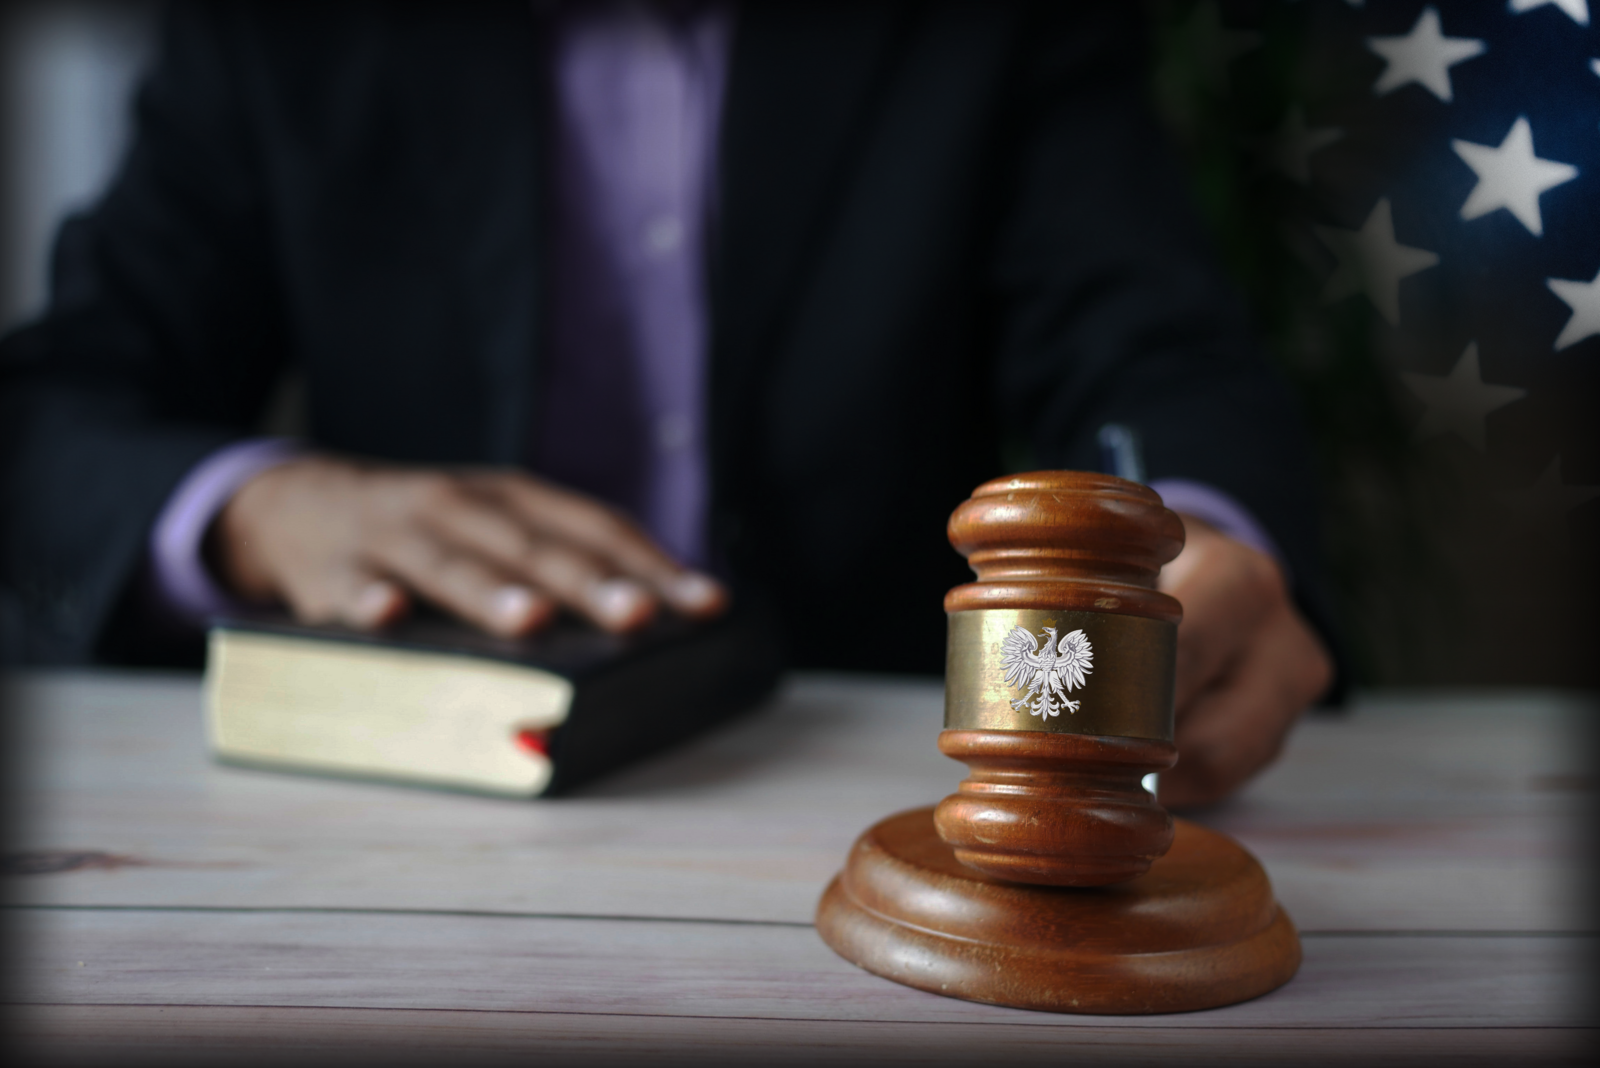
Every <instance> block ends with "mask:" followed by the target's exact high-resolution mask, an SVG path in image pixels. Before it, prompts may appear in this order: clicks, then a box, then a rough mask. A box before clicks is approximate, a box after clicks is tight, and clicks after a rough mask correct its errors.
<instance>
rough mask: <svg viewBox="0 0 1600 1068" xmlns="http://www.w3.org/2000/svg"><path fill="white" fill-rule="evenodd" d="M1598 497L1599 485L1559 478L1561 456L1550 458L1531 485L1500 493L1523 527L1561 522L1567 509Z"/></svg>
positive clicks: (1565, 515)
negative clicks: (1579, 484)
mask: <svg viewBox="0 0 1600 1068" xmlns="http://www.w3.org/2000/svg"><path fill="white" fill-rule="evenodd" d="M1596 497H1600V487H1595V486H1569V485H1567V484H1566V483H1564V482H1562V481H1561V457H1560V456H1557V457H1556V458H1555V459H1553V460H1551V461H1550V466H1548V467H1546V468H1545V469H1544V471H1543V472H1542V473H1541V474H1540V475H1539V477H1538V478H1537V479H1536V480H1535V481H1534V483H1533V485H1531V486H1529V487H1527V488H1526V489H1521V490H1514V491H1512V492H1510V493H1506V494H1503V495H1502V498H1501V499H1502V500H1504V501H1505V503H1506V505H1508V506H1509V507H1510V508H1511V511H1512V514H1513V516H1515V517H1516V518H1517V519H1518V520H1520V522H1518V523H1517V526H1519V527H1523V528H1534V527H1544V528H1546V529H1548V528H1550V527H1557V526H1563V525H1564V524H1565V521H1566V518H1567V513H1568V512H1571V511H1572V510H1573V509H1574V508H1576V507H1578V505H1580V504H1587V503H1588V502H1589V501H1592V500H1594V499H1595V498H1596Z"/></svg>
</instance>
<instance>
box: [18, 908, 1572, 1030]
mask: <svg viewBox="0 0 1600 1068" xmlns="http://www.w3.org/2000/svg"><path fill="white" fill-rule="evenodd" d="M12 918H13V920H14V921H16V923H15V935H16V951H15V952H13V953H12V954H10V959H9V960H8V963H7V965H6V966H5V978H6V989H8V990H13V991H18V992H20V993H19V994H18V995H17V996H18V997H19V998H20V999H22V1000H24V1001H27V1002H39V1003H51V1004H74V1003H78V1004H146V1005H160V1004H187V1005H258V1006H260V1005H276V1006H283V1007H303V1008H370V1009H377V1008H384V1009H472V1010H480V1011H501V1012H513V1011H515V1012H529V1011H538V1012H558V1013H584V1012H594V1013H608V1014H617V1015H639V1014H644V1015H652V1016H678V1017H706V1018H712V1017H716V1018H722V1017H728V1018H750V1019H790V1020H805V1019H820V1020H861V1021H868V1020H878V1021H898V1022H902V1023H919V1022H967V1023H992V1024H1000V1025H1005V1026H1010V1027H1024V1028H1026V1027H1061V1026H1076V1025H1077V1024H1079V1023H1083V1022H1086V1021H1087V1022H1093V1023H1095V1024H1096V1025H1097V1026H1101V1027H1134V1028H1158V1029H1159V1028H1164V1027H1173V1026H1178V1027H1186V1028H1207V1027H1223V1028H1295V1027H1311V1028H1330V1027H1386V1028H1394V1027H1430V1028H1441V1027H1562V1026H1575V1025H1578V1024H1581V1023H1583V1022H1584V1021H1585V1016H1584V1014H1585V1013H1586V1012H1588V1011H1589V1002H1588V1000H1587V998H1586V997H1585V994H1586V993H1592V990H1589V989H1588V987H1589V984H1588V979H1587V977H1586V974H1585V968H1586V966H1587V964H1588V960H1587V954H1589V953H1591V952H1592V951H1593V949H1594V942H1593V939H1584V938H1572V937H1561V936H1516V937H1484V936H1450V935H1432V936H1373V935H1339V936H1322V937H1315V936H1313V937H1308V938H1306V940H1305V950H1306V957H1305V964H1304V966H1303V967H1302V969H1301V972H1300V974H1299V975H1298V976H1297V977H1296V978H1295V980H1294V981H1293V982H1291V983H1290V984H1289V985H1288V986H1286V987H1283V988H1281V989H1280V990H1278V991H1275V992H1273V993H1272V994H1269V995H1267V996H1266V997H1263V998H1258V999H1256V1000H1255V1001H1251V1002H1246V1003H1244V1004H1241V1005H1235V1006H1231V1007H1228V1008H1223V1009H1218V1010H1214V1011H1210V1012H1206V1013H1197V1014H1185V1015H1174V1016H1158V1017H1099V1018H1093V1019H1092V1020H1091V1018H1089V1017H1072V1016H1062V1015H1055V1014H1051V1013H1034V1012H1025V1011H1022V1010H1017V1009H1006V1008H999V1007H995V1006H989V1005H978V1004H974V1003H971V1002H965V1001H957V1000H954V999H950V998H943V997H938V996H936V995H933V994H927V993H923V992H920V991H916V990H912V989H910V988H908V987H903V986H900V985H898V984H896V983H891V982H889V981H887V980H884V979H880V978H878V977H876V976H873V975H870V974H868V973H866V972H863V971H860V970H859V969H856V968H855V967H853V966H851V965H849V964H847V963H846V962H845V961H843V960H841V959H840V958H839V957H837V956H835V955H834V953H833V952H832V951H831V950H829V949H828V948H827V947H826V946H825V945H824V944H823V943H822V941H821V939H819V938H818V937H817V935H816V933H815V932H814V931H813V930H812V929H810V928H808V927H799V926H778V925H768V924H730V923H698V922H685V921H676V922H662V921H648V920H635V921H617V920H603V919H559V920H558V919H537V918H508V917H481V916H446V915H437V914H436V915H415V914H411V915H397V914H388V915H373V914H332V915H330V914H326V913H320V914H319V913H284V912H244V913H240V912H210V913H197V912H190V911H172V912H154V911H144V910H132V911H107V910H100V909H89V910H53V909H41V910H23V911H20V912H17V913H13V917H12Z"/></svg>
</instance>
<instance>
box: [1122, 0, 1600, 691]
mask: <svg viewBox="0 0 1600 1068" xmlns="http://www.w3.org/2000/svg"><path fill="white" fill-rule="evenodd" d="M1148 2H1149V3H1151V5H1152V6H1153V9H1154V11H1155V14H1156V28H1157V33H1158V44H1159V46H1160V47H1159V49H1158V53H1157V60H1158V61H1157V66H1156V83H1155V91H1156V92H1155V96H1156V101H1157V104H1158V106H1159V107H1160V108H1161V110H1162V112H1163V114H1164V115H1165V117H1166V118H1167V120H1168V122H1169V125H1171V126H1172V128H1173V129H1174V130H1175V132H1176V133H1177V134H1178V136H1179V138H1180V141H1182V142H1183V144H1184V146H1185V147H1186V148H1187V150H1188V155H1189V159H1190V162H1191V164H1193V165H1194V166H1195V168H1196V173H1197V181H1196V188H1197V191H1198V192H1199V194H1200V199H1201V201H1202V205H1203V206H1204V207H1205V208H1206V209H1207V211H1208V214H1209V215H1210V216H1211V219H1212V222H1213V223H1214V224H1215V226H1214V229H1215V232H1216V234H1217V236H1218V240H1219V242H1220V244H1221V245H1222V246H1223V249H1224V252H1225V254H1226V255H1227V257H1228V259H1229V261H1230V263H1231V264H1232V266H1233V267H1234V269H1235V273H1236V275H1237V276H1238V277H1239V278H1240V279H1241V281H1243V283H1244V284H1245V286H1246V288H1247V289H1248V290H1249V291H1250V293H1251V296H1252V298H1253V301H1254V303H1255V305H1256V309H1257V312H1258V316H1259V320H1260V322H1261V325H1262V329H1263V333H1264V334H1265V335H1266V337H1267V340H1268V342H1269V346H1270V347H1271V348H1272V349H1274V350H1275V351H1276V353H1277V355H1278V357H1279V358H1280V361H1281V363H1282V365H1283V367H1284V368H1285V370H1286V371H1287V373H1288V374H1289V376H1290V377H1291V378H1292V379H1293V380H1294V381H1295V382H1296V384H1297V385H1298V386H1299V387H1300V395H1301V398H1302V402H1303V404H1304V406H1305V408H1306V410H1307V411H1308V413H1309V415H1310V418H1311V421H1312V424H1313V429H1314V431H1315V433H1316V435H1317V438H1318V442H1319V447H1320V450H1321V457H1322V478H1323V482H1324V500H1325V504H1326V506H1327V507H1326V512H1327V516H1328V519H1327V529H1328V538H1329V541H1330V543H1331V550H1332V557H1333V560H1332V563H1333V567H1334V575H1335V583H1336V586H1337V587H1338V589H1339V593H1340V598H1341V601H1342V602H1343V605H1344V608H1345V613H1346V615H1347V617H1348V622H1349V624H1350V630H1351V632H1352V633H1351V634H1350V637H1351V638H1352V639H1353V642H1352V644H1353V645H1354V646H1355V650H1354V651H1355V652H1356V654H1357V660H1358V662H1360V668H1359V671H1360V673H1361V674H1363V675H1365V676H1366V677H1367V678H1368V679H1369V680H1373V681H1390V682H1395V681H1472V680H1483V681H1489V680H1491V679H1493V680H1495V681H1523V682H1530V681H1545V682H1548V681H1558V680H1560V681H1571V682H1584V681H1586V680H1587V681H1591V682H1592V680H1593V676H1594V670H1595V669H1594V658H1593V655H1592V643H1593V641H1594V640H1595V627H1594V621H1593V611H1592V608H1590V607H1586V605H1588V604H1589V602H1588V601H1587V599H1586V598H1585V597H1584V596H1583V592H1584V590H1585V589H1586V588H1587V586H1588V585H1591V584H1592V583H1593V582H1594V581H1595V578H1596V573H1597V566H1596V565H1597V564H1600V554H1597V553H1595V551H1594V549H1595V547H1596V546H1600V434H1597V433H1596V426H1597V422H1600V26H1597V19H1600V0H1148ZM1512 617H1514V618H1517V619H1519V620H1521V623H1520V624H1519V626H1518V627H1516V628H1509V629H1508V628H1506V627H1505V626H1504V624H1505V621H1506V620H1507V619H1508V618H1512ZM1508 633H1509V635H1510V637H1509V638H1508V637H1507V635H1508ZM1486 635H1494V636H1496V637H1494V638H1493V639H1492V640H1494V641H1499V642H1500V643H1501V644H1500V645H1499V646H1495V647H1493V648H1491V647H1490V645H1488V644H1486V643H1489V642H1490V641H1491V638H1489V637H1486ZM1507 641H1510V643H1511V644H1510V645H1506V644H1505V643H1506V642H1507ZM1430 650H1431V651H1430Z"/></svg>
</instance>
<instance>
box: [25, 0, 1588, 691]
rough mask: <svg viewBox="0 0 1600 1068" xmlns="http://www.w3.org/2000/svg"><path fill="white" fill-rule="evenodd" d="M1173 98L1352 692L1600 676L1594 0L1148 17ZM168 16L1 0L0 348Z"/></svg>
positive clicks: (1329, 4) (1244, 4)
mask: <svg viewBox="0 0 1600 1068" xmlns="http://www.w3.org/2000/svg"><path fill="white" fill-rule="evenodd" d="M1146 6H1147V8H1148V13H1149V25H1150V41H1149V44H1150V49H1151V77H1150V91H1151V97H1152V102H1153V104H1154V106H1155V107H1156V109H1157V111H1158V113H1159V114H1160V115H1161V117H1162V118H1163V119H1164V121H1165V123H1166V125H1167V128H1168V130H1169V132H1170V135H1171V137H1172V140H1173V144H1174V146H1175V148H1176V150H1177V152H1178V154H1179V156H1180V158H1181V159H1182V160H1183V161H1184V163H1185V165H1186V166H1187V167H1188V169H1189V172H1190V174H1191V176H1192V179H1193V190H1194V196H1195V200H1196V203H1197V205H1198V207H1199V209H1200V211H1201V213H1202V214H1203V216H1204V217H1205V219H1206V220H1207V222H1208V224H1209V225H1210V227H1211V229H1212V232H1213V234H1214V236H1215V240H1216V242H1217V247H1218V250H1219V253H1220V255H1221V256H1222V259H1223V261H1224V263H1225V264H1226V266H1227V269H1228V270H1229V271H1230V272H1231V273H1232V275H1233V277H1234V279H1235V281H1236V282H1237V284H1238V285H1239V287H1240V288H1241V289H1242V291H1243V292H1244V293H1245V294H1246V296H1247V297H1248V299H1249V300H1250V301H1251V303H1252V306H1253V307H1254V310H1255V312H1256V318H1257V322H1258V325H1259V329H1260V333H1261V337H1262V340H1263V343H1264V345H1265V347H1266V348H1267V350H1268V351H1269V352H1270V353H1271V356H1272V358H1273V359H1274V360H1275V361H1276V363H1277V364H1278V366H1279V368H1280V369H1281V371H1282V373H1283V374H1284V376H1285V377H1286V378H1287V379H1288V380H1289V381H1290V382H1291V384H1292V385H1293V386H1294V388H1295V390H1296V392H1297V394H1298V396H1299V397H1300V400H1301V403H1302V404H1303V406H1304V410H1305V414H1306V418H1307V420H1308V422H1309V424H1310V425H1311V427H1312V430H1313V433H1314V435H1315V438H1316V442H1317V446H1318V462H1319V465H1320V466H1319V479H1320V483H1321V489H1322V499H1323V505H1324V519H1325V531H1326V543H1327V549H1328V557H1329V561H1330V568H1331V575H1332V579H1333V582H1334V585H1335V591H1336V594H1337V598H1338V602H1339V606H1340V609H1341V612H1342V615H1343V623H1344V627H1345V632H1346V635H1347V640H1348V649H1347V653H1348V655H1349V658H1350V661H1351V663H1352V665H1353V667H1354V671H1355V674H1356V680H1355V681H1356V682H1357V683H1358V684H1363V685H1369V686H1370V685H1385V686H1395V685H1481V684H1504V685H1552V686H1594V685H1596V684H1597V683H1600V654H1597V650H1600V624H1597V612H1596V608H1595V605H1596V601H1595V593H1596V590H1597V583H1596V579H1597V574H1596V570H1597V554H1596V547H1600V443H1597V437H1600V435H1597V432H1596V416H1597V415H1600V25H1597V20H1600V3H1594V4H1591V3H1590V0H1441V2H1439V3H1437V4H1428V3H1423V2H1421V0H1229V2H1220V0H1198V2H1196V0H1146ZM159 8H160V5H159V4H158V3H156V2H152V0H142V2H139V0H128V2H111V0H27V2H20V3H18V2H13V3H9V4H6V5H5V6H0V329H4V328H7V327H9V326H11V325H14V324H15V323H17V322H18V321H20V320H21V319H22V318H24V317H26V316H28V315H30V314H32V313H34V312H35V311H37V310H38V309H39V307H40V306H41V305H42V303H43V300H44V297H45V290H46V281H45V280H46V276H47V263H48V251H49V246H50V241H51V236H52V234H53V232H54V230H55V227H56V226H57V224H58V223H59V221H60V219H61V218H62V216H63V215H64V214H66V213H68V212H71V211H73V210H75V209H77V208H79V207H81V206H83V205H84V204H86V203H89V202H90V201H92V200H93V198H94V197H95V196H96V195H97V193H98V192H99V191H100V190H101V189H102V188H103V187H104V185H105V183H106V182H107V181H108V180H109V179H110V176H111V175H112V173H113V171H114V169H115V167H116V165H117V163H118V160H119V159H120V156H121V153H122V151H123V149H124V146H125V142H126V138H127V132H128V120H129V108H130V95H131V91H132V88H133V86H134V85H135V83H136V82H137V79H138V75H139V72H140V71H141V70H142V69H143V67H144V66H145V65H146V64H147V63H148V62H149V60H150V57H151V53H152V48H153V44H154V24H155V20H156V19H157V17H158V15H159Z"/></svg>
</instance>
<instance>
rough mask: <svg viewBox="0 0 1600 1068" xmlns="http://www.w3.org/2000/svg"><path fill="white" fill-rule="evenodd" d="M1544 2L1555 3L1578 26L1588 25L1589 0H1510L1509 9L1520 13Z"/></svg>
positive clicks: (1542, 5) (1544, 3)
mask: <svg viewBox="0 0 1600 1068" xmlns="http://www.w3.org/2000/svg"><path fill="white" fill-rule="evenodd" d="M1546 4H1554V5H1556V7H1559V8H1560V9H1561V10H1562V11H1565V12H1566V13H1567V15H1568V16H1569V17H1570V18H1571V19H1572V21H1573V22H1576V23H1577V24H1578V25H1579V26H1587V25H1589V0H1511V11H1512V13H1513V14H1516V15H1520V14H1522V13H1523V12H1524V11H1532V10H1533V9H1534V8H1536V7H1544V6H1545V5H1546Z"/></svg>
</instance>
